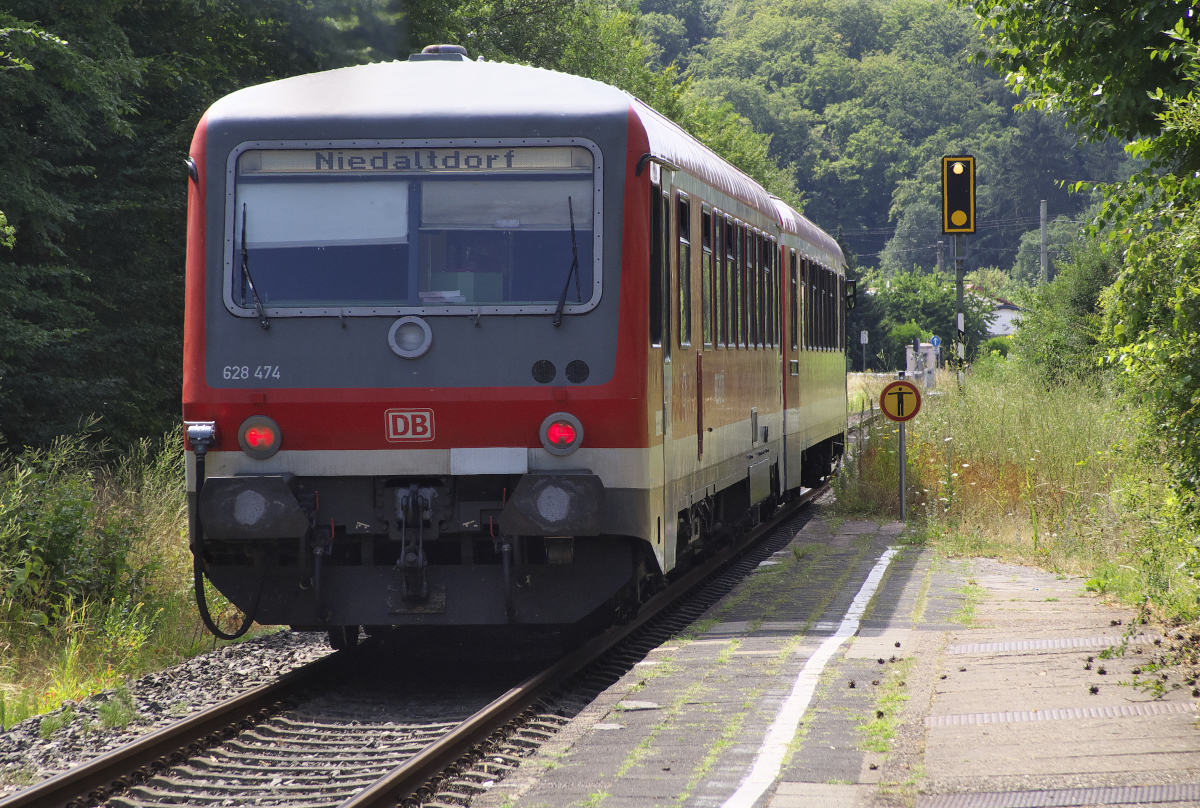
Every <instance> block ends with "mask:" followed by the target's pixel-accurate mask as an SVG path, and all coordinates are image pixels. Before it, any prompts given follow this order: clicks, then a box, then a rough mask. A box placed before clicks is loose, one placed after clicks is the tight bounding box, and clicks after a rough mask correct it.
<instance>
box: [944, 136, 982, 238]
mask: <svg viewBox="0 0 1200 808" xmlns="http://www.w3.org/2000/svg"><path fill="white" fill-rule="evenodd" d="M942 232H943V233H947V234H950V233H974V232H975V158H974V157H972V156H970V155H968V154H960V155H948V156H946V157H943V158H942Z"/></svg>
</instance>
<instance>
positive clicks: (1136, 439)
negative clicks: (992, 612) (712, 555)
mask: <svg viewBox="0 0 1200 808" xmlns="http://www.w3.org/2000/svg"><path fill="white" fill-rule="evenodd" d="M883 381H884V380H882V379H881V380H879V381H878V382H876V383H875V384H876V386H882V383H883ZM871 384H872V381H871V380H865V381H863V382H862V389H863V390H864V393H863V395H864V396H865V395H867V391H870V392H871V393H872V394H873V393H874V392H875V391H874V390H873V389H871V387H870V385H871ZM1140 425H1141V414H1140V412H1139V411H1138V410H1136V409H1135V408H1133V406H1132V405H1130V404H1128V403H1125V402H1124V401H1123V400H1122V399H1119V398H1117V397H1115V396H1113V395H1112V394H1110V393H1109V392H1108V391H1106V390H1103V389H1100V388H1098V387H1095V386H1089V385H1088V384H1084V383H1062V384H1058V385H1055V386H1051V387H1047V386H1045V385H1044V384H1041V383H1039V382H1038V381H1037V380H1036V378H1035V377H1034V375H1033V374H1030V373H1026V372H1024V371H1023V369H1022V367H1021V365H1020V363H1019V362H1016V361H1006V360H1004V359H1001V358H992V359H987V360H982V361H980V362H977V363H976V365H975V367H974V370H973V371H972V373H971V374H969V375H968V377H967V380H966V384H965V386H964V388H963V389H962V390H960V389H959V388H958V385H957V381H956V378H955V376H954V374H951V373H946V372H941V373H939V374H938V377H937V388H936V390H934V391H930V392H929V393H928V394H927V395H926V396H925V397H924V400H923V403H922V408H921V412H920V414H919V415H918V416H917V417H916V418H915V419H913V420H912V421H910V422H908V426H907V428H906V439H907V467H906V477H907V478H908V500H907V504H908V515H909V522H910V531H912V532H913V533H914V534H916V535H917V536H918V537H919V538H920V540H921V541H923V542H925V543H926V544H928V545H929V546H931V547H933V548H934V549H936V550H937V551H938V552H939V553H940V554H942V555H944V556H948V557H969V556H987V557H992V558H997V559H1000V560H1003V561H1008V562H1011V563H1017V564H1026V565H1033V566H1039V567H1042V568H1044V569H1047V570H1050V571H1052V572H1055V573H1058V574H1059V575H1060V576H1064V577H1065V576H1067V575H1075V576H1082V577H1084V578H1086V579H1087V581H1088V583H1087V586H1088V588H1089V589H1090V590H1092V591H1093V592H1098V593H1102V594H1105V595H1109V596H1111V597H1114V598H1116V599H1118V600H1121V601H1123V602H1126V603H1128V604H1131V605H1135V606H1137V607H1139V608H1142V609H1143V610H1145V611H1146V613H1147V614H1148V616H1150V617H1151V618H1156V619H1161V620H1165V621H1167V622H1168V623H1187V622H1193V621H1195V620H1197V618H1198V617H1200V605H1198V600H1197V595H1198V594H1200V587H1198V586H1197V583H1196V580H1195V579H1194V578H1192V577H1190V576H1189V574H1188V570H1189V565H1190V563H1191V562H1192V560H1193V552H1194V548H1193V547H1192V546H1191V544H1190V543H1189V542H1188V541H1187V540H1186V536H1187V535H1188V532H1187V531H1185V530H1184V529H1183V526H1182V525H1180V524H1177V521H1176V518H1175V517H1173V516H1171V514H1172V513H1174V512H1175V510H1176V509H1174V508H1173V507H1171V506H1172V504H1173V500H1172V499H1171V493H1170V490H1169V487H1168V480H1167V477H1166V474H1165V473H1164V471H1163V469H1162V464H1161V462H1160V461H1158V460H1157V459H1156V457H1157V455H1156V451H1155V447H1154V446H1148V445H1147V444H1146V442H1145V439H1144V437H1143V436H1144V434H1145V432H1144V431H1143V430H1142V429H1141V426H1140ZM853 437H855V438H857V437H858V435H857V434H854V435H853ZM862 438H863V439H862V440H861V441H860V442H858V443H854V442H852V443H851V448H850V450H849V452H848V453H847V457H846V462H845V463H844V465H843V468H842V470H841V473H840V474H839V475H838V477H837V479H836V480H835V493H836V494H837V498H838V503H837V509H838V511H839V512H840V513H841V514H843V515H846V516H859V517H861V516H870V517H874V518H896V517H897V516H898V514H899V510H900V495H899V456H898V452H897V444H898V434H897V429H896V427H895V426H894V425H892V424H891V422H885V423H882V424H881V423H876V424H873V425H872V426H871V427H870V428H868V429H865V430H864V431H863V434H862Z"/></svg>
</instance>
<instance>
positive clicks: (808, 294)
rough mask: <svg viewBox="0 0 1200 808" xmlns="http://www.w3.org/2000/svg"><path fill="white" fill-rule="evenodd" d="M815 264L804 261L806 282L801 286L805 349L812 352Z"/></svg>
mask: <svg viewBox="0 0 1200 808" xmlns="http://www.w3.org/2000/svg"><path fill="white" fill-rule="evenodd" d="M813 270H814V267H813V263H812V259H810V258H805V259H804V280H803V282H802V283H801V284H800V285H801V286H802V287H803V289H804V349H805V350H808V351H811V350H812V349H813V347H814V346H813V319H814V317H815V312H814V311H813V290H814V289H815V288H816V287H815V286H814V285H813V284H814V280H813Z"/></svg>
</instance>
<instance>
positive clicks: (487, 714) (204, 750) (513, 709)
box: [0, 487, 827, 808]
mask: <svg viewBox="0 0 1200 808" xmlns="http://www.w3.org/2000/svg"><path fill="white" fill-rule="evenodd" d="M826 490H827V488H826V487H822V488H819V489H815V490H810V491H808V492H806V493H805V494H804V495H803V496H801V497H800V498H798V499H796V500H793V501H792V502H790V503H787V504H786V505H784V506H783V507H782V508H780V509H779V511H777V513H776V514H775V516H774V517H773V518H772V519H771V520H770V521H769V522H766V523H763V524H762V525H759V526H758V527H756V528H755V529H753V530H751V531H750V532H748V533H747V534H746V535H745V536H744V537H743V538H742V539H741V540H739V541H738V542H735V543H734V544H733V545H732V546H730V547H727V548H725V549H724V550H722V551H720V552H718V553H717V554H715V555H714V556H713V557H711V558H709V559H708V560H706V561H704V562H703V563H701V564H699V565H697V566H696V567H695V568H693V569H692V570H691V571H689V572H688V573H687V574H685V575H683V576H682V577H681V578H679V579H678V580H676V581H675V582H674V583H672V584H671V585H670V586H669V587H667V588H666V589H665V590H663V591H662V592H660V593H658V594H657V595H655V596H654V597H653V598H651V599H650V600H649V601H647V602H646V603H645V604H643V606H642V607H641V609H640V610H639V612H638V614H637V616H636V617H635V618H634V619H632V620H630V621H629V622H628V623H626V624H624V625H620V626H616V627H614V628H612V629H610V630H608V631H607V632H605V633H604V634H602V635H600V636H598V637H596V638H594V639H592V640H590V641H589V642H587V643H585V644H584V645H583V646H582V647H580V648H578V649H576V650H574V651H572V652H570V653H569V654H567V655H566V656H564V657H562V658H561V659H559V660H557V661H556V662H554V663H553V664H551V665H550V666H548V667H546V668H545V669H543V670H541V671H539V672H537V673H535V674H533V675H528V676H524V678H523V679H521V680H519V681H515V682H514V684H513V685H512V686H511V687H509V688H508V689H507V690H505V691H504V692H503V693H500V694H499V695H495V696H494V697H493V695H490V694H489V695H488V696H487V697H486V698H484V697H483V696H482V691H479V690H476V691H474V692H473V693H471V694H469V695H467V696H465V697H464V696H463V694H461V693H458V694H455V695H454V696H453V698H451V697H447V700H446V701H445V702H444V703H442V704H440V705H439V703H438V700H437V699H433V700H432V702H430V701H429V700H425V699H415V700H414V699H410V700H409V701H408V702H405V701H404V700H403V699H401V700H400V701H399V702H397V700H396V698H395V695H394V692H393V694H392V695H391V696H390V697H381V696H380V694H379V692H376V691H372V690H371V689H370V688H369V687H367V688H366V689H363V688H362V687H354V686H351V687H347V685H346V680H347V678H348V677H349V676H350V674H351V673H352V672H353V671H355V669H356V668H362V667H363V660H364V655H365V654H367V653H370V652H369V650H366V649H364V650H362V651H360V652H359V653H339V654H335V655H332V656H329V657H325V658H323V659H321V660H318V661H317V662H314V663H310V664H309V665H307V666H305V667H303V668H299V669H297V670H295V671H292V672H291V673H289V674H287V675H285V676H283V677H281V678H280V679H279V680H278V681H276V682H274V683H271V684H269V685H264V686H262V687H259V688H257V689H255V690H252V691H249V692H247V693H245V694H243V695H241V696H239V697H237V698H234V699H232V700H229V701H227V702H224V703H222V704H219V705H216V706H214V707H212V708H209V709H207V710H205V711H203V712H201V713H199V714H197V715H195V716H193V717H191V718H188V719H185V720H183V721H180V722H178V723H177V724H174V725H172V726H170V727H166V728H164V729H161V730H158V731H157V732H154V733H151V734H149V735H147V736H145V737H143V738H141V739H139V740H138V741H135V742H134V743H131V744H128V745H126V746H123V747H121V748H119V749H116V750H114V751H112V752H110V753H107V754H105V755H103V756H101V757H98V758H95V759H93V760H91V761H89V762H87V763H84V764H81V765H79V766H76V767H74V768H72V769H70V770H69V771H66V772H63V773H61V774H59V775H56V776H54V777H52V778H50V779H48V780H46V781H44V782H42V783H39V784H38V785H35V786H33V787H31V788H28V789H26V790H24V791H21V792H18V793H17V794H15V795H13V796H11V797H9V798H7V799H5V800H3V801H0V808H59V807H60V806H69V807H70V808H83V806H98V805H106V804H107V805H113V806H122V808H166V806H178V805H181V804H187V805H211V806H227V805H246V804H254V805H263V806H282V805H288V806H311V807H312V808H318V807H320V808H324V807H325V806H340V807H341V808H381V807H382V806H388V807H389V808H390V807H391V806H396V805H406V806H415V805H420V804H430V803H434V804H458V805H462V804H466V802H468V801H469V799H470V797H471V796H472V795H473V794H475V793H478V792H479V791H482V790H484V789H486V788H487V787H488V786H489V785H490V782H489V781H492V782H494V781H495V780H499V779H501V778H502V777H503V776H504V775H505V774H506V773H507V772H508V771H510V770H511V769H513V768H515V767H516V766H518V765H519V764H520V759H521V757H522V756H523V755H524V754H527V753H528V752H529V751H530V750H532V749H534V748H536V747H537V746H538V745H539V744H540V743H541V742H542V741H544V740H546V739H548V738H549V737H551V736H552V735H553V733H554V732H555V731H556V730H557V729H558V727H559V726H561V725H562V724H565V723H566V721H567V720H568V719H567V717H568V716H570V715H573V714H574V713H576V712H578V711H579V710H580V709H582V708H583V707H584V706H586V705H587V703H589V702H590V701H591V700H592V699H593V698H594V697H595V696H596V695H598V694H599V693H600V692H602V691H603V690H604V689H605V688H606V687H608V686H609V685H610V684H611V683H612V682H615V681H616V680H617V679H618V678H620V676H622V675H623V674H624V673H625V672H626V671H627V670H629V668H630V667H632V665H633V664H635V663H636V662H637V661H639V660H640V659H642V658H643V657H644V656H645V654H646V653H647V652H648V651H649V650H650V649H651V648H654V647H656V646H657V645H659V644H661V643H662V642H663V641H665V640H666V639H667V638H669V637H670V636H671V635H673V634H674V633H676V632H678V631H679V630H681V629H683V628H685V627H686V626H687V625H688V624H689V623H691V622H692V621H693V620H695V619H696V618H697V617H699V616H700V614H702V613H703V612H704V611H705V610H706V609H707V608H708V607H709V606H711V605H712V604H713V603H715V602H716V601H717V600H719V599H720V597H722V596H723V595H724V594H725V593H726V592H728V591H729V590H730V589H732V587H733V586H734V585H736V583H737V582H738V581H739V580H741V578H742V577H744V575H745V574H747V573H749V572H750V571H751V570H752V569H753V568H754V567H755V566H757V564H758V563H759V562H760V561H761V560H763V558H765V557H766V556H769V555H770V553H771V552H773V551H778V550H782V548H783V546H784V545H786V544H787V542H788V541H789V540H790V539H791V537H792V535H793V534H794V532H795V528H797V527H798V526H799V525H798V524H796V523H797V522H798V520H799V519H800V518H802V517H801V515H800V514H799V513H798V512H799V511H800V509H801V507H802V506H803V505H805V504H807V503H808V502H811V501H812V500H813V499H815V498H816V497H818V496H820V495H821V494H823V493H824V492H825V491H826ZM382 675H383V676H384V678H392V677H395V676H397V675H398V674H397V673H394V672H392V671H390V670H388V671H383V672H382ZM509 675H510V676H512V673H511V672H510V674H509ZM502 677H503V674H501V675H500V676H499V677H497V678H502ZM501 686H502V685H501ZM415 701H420V702H421V703H420V706H419V707H417V706H415ZM451 704H453V706H451ZM455 712H458V713H464V712H469V713H470V714H469V715H455V714H454V713H455Z"/></svg>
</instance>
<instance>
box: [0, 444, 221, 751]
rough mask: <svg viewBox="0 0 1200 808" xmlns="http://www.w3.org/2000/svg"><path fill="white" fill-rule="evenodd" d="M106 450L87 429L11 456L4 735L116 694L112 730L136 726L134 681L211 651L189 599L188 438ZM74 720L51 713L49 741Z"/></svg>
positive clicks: (6, 463)
mask: <svg viewBox="0 0 1200 808" xmlns="http://www.w3.org/2000/svg"><path fill="white" fill-rule="evenodd" d="M85 426H86V425H85ZM105 450H106V447H104V445H103V444H94V443H92V442H89V439H88V438H87V436H86V434H85V435H83V436H79V437H75V438H64V439H61V440H59V441H58V442H56V443H55V444H54V445H53V446H52V447H51V448H50V449H48V450H46V451H44V452H33V451H29V452H26V453H25V454H24V455H21V456H12V455H0V726H2V727H3V729H5V730H7V729H8V728H10V727H12V726H13V725H14V724H16V723H18V722H20V721H23V720H25V719H27V718H30V717H32V716H37V715H42V714H46V713H49V712H51V711H53V710H55V709H56V708H57V707H58V706H59V705H61V704H62V703H63V702H64V701H81V700H83V699H85V698H87V697H89V696H92V695H94V694H97V693H100V692H103V691H106V690H113V689H114V688H116V690H115V692H114V694H113V695H112V696H111V697H110V698H109V699H108V701H107V702H106V703H105V704H104V705H102V706H101V707H100V708H99V709H100V715H101V721H102V723H103V724H104V726H106V727H124V726H127V725H128V724H129V723H130V722H131V721H132V720H133V719H134V717H135V716H136V710H135V708H134V706H133V702H132V699H131V697H130V696H129V692H128V690H127V689H122V685H123V683H125V682H127V681H128V680H129V679H130V678H132V677H137V676H140V675H142V674H144V673H147V672H149V671H152V670H157V669H161V668H163V667H166V666H168V665H171V664H174V663H176V662H178V661H181V660H183V659H185V658H187V657H190V656H193V655H195V654H197V653H199V652H201V651H203V650H206V649H208V648H211V647H213V645H212V641H211V635H209V634H208V632H207V630H206V629H205V628H204V627H203V625H202V624H201V623H200V621H199V619H198V617H197V616H196V610H195V605H194V599H193V595H192V592H191V576H192V571H191V556H190V553H189V551H188V549H187V534H186V517H187V508H186V500H185V497H184V481H183V442H182V439H181V438H180V437H179V436H177V435H173V436H168V437H166V438H164V439H163V440H160V441H143V442H142V443H140V444H139V445H137V446H135V447H134V448H133V449H131V450H130V451H128V452H126V453H124V454H121V455H118V456H116V457H115V458H114V457H112V456H110V455H108V454H106V451H105ZM210 597H211V598H212V599H211V600H210V604H211V606H210V608H212V609H213V610H214V611H215V612H216V613H218V614H225V616H226V617H232V614H231V613H232V612H234V611H235V610H233V609H232V607H231V606H230V605H229V604H228V602H227V601H225V600H224V599H223V598H221V597H220V596H219V595H217V594H216V593H215V592H213V593H212V594H211V595H210ZM226 613H229V614H226ZM68 712H69V710H64V711H60V712H58V713H55V714H54V715H51V716H47V717H46V718H44V719H43V720H42V723H41V731H42V733H43V734H45V733H47V732H53V731H57V729H58V728H61V727H58V728H56V727H55V724H56V723H58V722H61V723H63V724H65V723H67V722H69V721H70V720H71V717H70V716H68V715H67V713H68ZM64 716H66V717H64Z"/></svg>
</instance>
